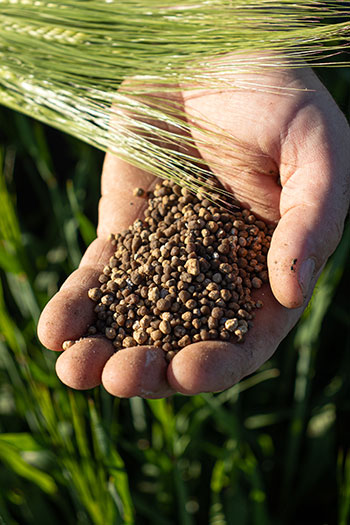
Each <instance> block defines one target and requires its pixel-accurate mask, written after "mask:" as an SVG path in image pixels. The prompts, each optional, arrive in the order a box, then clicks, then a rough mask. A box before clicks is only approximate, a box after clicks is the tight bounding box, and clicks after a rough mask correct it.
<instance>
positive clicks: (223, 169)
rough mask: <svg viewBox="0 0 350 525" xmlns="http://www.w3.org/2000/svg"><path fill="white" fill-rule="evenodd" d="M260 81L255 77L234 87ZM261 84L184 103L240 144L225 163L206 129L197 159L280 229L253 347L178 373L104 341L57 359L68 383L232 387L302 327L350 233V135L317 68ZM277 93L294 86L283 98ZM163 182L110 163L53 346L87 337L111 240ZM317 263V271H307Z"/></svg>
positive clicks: (117, 388) (205, 350)
mask: <svg viewBox="0 0 350 525" xmlns="http://www.w3.org/2000/svg"><path fill="white" fill-rule="evenodd" d="M256 79H257V76H256V74H254V75H253V74H251V75H245V76H244V77H243V76H242V78H241V79H240V78H238V77H237V76H232V78H231V79H230V80H231V81H232V82H236V81H237V80H244V81H245V82H246V81H249V80H251V81H256ZM258 82H259V84H264V85H267V86H270V88H269V89H265V90H254V89H253V88H250V89H241V88H239V87H238V88H236V89H234V90H227V91H225V90H221V91H217V90H211V91H203V90H202V91H195V90H193V91H188V90H186V91H183V92H182V94H179V95H178V100H180V101H181V104H183V109H184V112H185V114H186V115H188V116H189V118H190V119H191V120H192V121H193V120H194V121H196V119H204V120H205V121H206V122H208V123H209V124H208V127H210V123H214V124H215V127H216V126H219V127H220V128H221V129H223V130H225V131H226V132H227V133H229V134H231V135H232V136H234V137H235V143H236V144H237V143H238V144H240V149H239V152H238V154H235V155H232V156H223V155H222V151H220V148H217V147H213V148H211V150H210V152H209V150H207V149H204V148H203V147H202V146H201V144H200V143H199V139H200V131H199V130H198V129H197V130H196V132H193V137H194V140H195V141H196V140H197V146H198V147H197V152H196V155H197V156H198V157H199V158H202V159H203V161H204V162H205V163H206V164H207V165H208V166H209V167H210V168H212V171H213V172H214V174H215V175H217V176H218V177H219V178H220V180H221V181H222V182H223V183H224V184H225V187H226V188H227V189H228V190H229V191H232V192H233V193H234V194H235V197H236V198H237V199H238V200H239V201H240V202H242V203H243V204H244V206H248V207H249V208H250V209H251V210H252V211H253V212H254V213H256V214H257V215H259V216H260V217H262V218H263V219H265V220H268V221H271V222H274V221H278V225H277V228H276V230H275V232H274V235H273V238H272V243H271V248H270V251H269V255H268V270H269V278H270V284H271V288H270V287H269V286H268V285H265V286H264V287H263V288H262V289H260V290H259V291H257V293H256V294H255V297H260V298H261V299H262V300H263V302H264V307H263V308H262V309H261V310H259V311H257V314H256V318H255V321H254V327H253V328H252V329H251V330H250V331H249V333H248V334H247V337H246V339H245V341H244V343H242V344H232V343H224V342H219V341H205V342H201V343H196V344H193V345H189V346H187V347H185V348H184V349H182V350H181V351H180V352H179V353H178V354H177V355H176V356H175V357H174V359H173V361H172V362H171V363H170V365H168V364H167V363H166V361H165V359H164V355H163V351H162V350H160V349H157V348H154V347H149V346H148V347H146V346H140V347H135V348H128V349H125V350H121V351H119V352H117V353H114V351H113V347H112V344H111V343H110V342H109V341H107V340H106V339H104V338H99V337H96V338H83V339H82V340H81V341H79V342H78V343H76V344H74V345H73V346H72V347H70V348H69V349H67V350H65V351H64V352H62V354H61V355H60V356H59V358H58V360H57V366H56V371H57V374H58V376H59V378H60V379H61V381H63V383H65V384H67V385H69V386H71V387H72V388H77V389H88V388H92V387H94V386H97V385H98V384H100V383H102V384H103V386H104V387H105V388H106V390H107V391H108V392H110V393H111V394H112V395H114V396H119V397H132V396H142V397H146V398H157V397H165V396H168V395H171V394H172V393H175V392H181V393H184V394H196V393H199V392H216V391H220V390H224V389H226V388H228V387H230V386H232V385H233V384H234V383H236V382H238V381H239V380H240V379H242V378H243V377H245V376H246V375H248V374H251V373H252V372H254V371H255V370H257V369H258V368H259V367H260V366H261V365H262V364H263V363H264V362H265V361H266V360H267V359H269V358H270V357H271V355H272V354H273V353H274V352H275V350H276V348H277V347H278V345H279V343H280V342H281V341H282V340H283V338H284V337H285V336H286V335H287V334H288V332H289V331H290V330H291V328H292V327H293V326H294V325H295V323H296V322H297V321H298V319H299V317H300V315H301V314H302V312H303V309H304V308H305V306H306V304H307V302H308V300H309V298H310V296H311V293H312V290H313V288H314V286H315V283H316V281H317V277H318V276H319V274H320V271H321V270H322V268H323V266H324V264H325V262H326V261H327V259H328V257H329V256H330V254H331V253H332V252H333V251H334V249H335V247H336V246H337V244H338V242H339V240H340V238H341V234H342V231H343V224H344V219H345V216H346V213H347V211H348V207H349V189H350V180H349V174H350V132H349V127H348V125H347V123H346V119H345V117H344V115H343V114H342V113H341V111H340V110H339V109H338V107H337V106H336V104H335V102H334V101H333V99H332V98H331V96H330V94H329V93H328V92H327V90H326V89H325V88H324V86H323V85H322V84H321V83H320V81H319V80H318V79H317V77H316V76H315V75H314V73H313V72H312V71H311V70H309V69H302V70H292V69H289V70H284V71H279V72H273V73H268V74H267V73H264V74H263V75H262V74H260V75H259V76H258ZM273 86H279V87H284V88H288V89H286V90H283V89H282V90H277V91H276V90H274V89H272V87H273ZM295 88H297V89H295ZM305 88H307V90H305ZM163 96H164V98H167V97H168V95H165V94H163ZM236 153H237V152H236ZM218 159H221V160H222V162H221V163H220V164H218ZM214 165H215V166H214ZM252 166H253V168H252ZM154 182H155V179H154V177H153V176H152V175H149V174H147V173H145V172H143V171H141V170H139V169H137V168H134V167H132V166H131V165H129V164H126V163H125V162H123V161H121V160H119V159H118V158H117V157H115V156H113V155H111V154H107V155H106V158H105V162H104V166H103V173H102V189H101V193H102V197H101V200H100V205H99V223H98V229H97V233H98V237H97V239H96V240H95V241H94V242H93V243H92V244H91V245H90V246H89V247H88V249H87V251H86V253H85V254H84V256H83V258H82V260H81V263H80V266H79V268H78V270H76V271H75V272H74V273H73V274H72V275H70V276H69V277H68V279H67V280H66V282H65V283H64V284H63V286H62V288H61V289H60V291H59V292H58V293H57V294H56V295H55V296H54V297H53V298H52V299H51V301H50V302H49V303H48V305H47V306H46V308H45V309H44V311H43V313H42V315H41V318H40V322H39V327H38V334H39V338H40V341H41V342H42V344H43V345H44V346H46V347H47V348H49V349H51V350H56V351H60V350H62V343H63V341H65V340H68V339H70V340H77V339H79V338H80V337H81V336H83V335H84V333H85V332H86V328H87V326H88V324H89V323H90V322H92V320H93V317H94V316H93V308H94V306H95V303H93V302H92V301H91V300H90V299H89V298H88V296H87V290H88V289H89V288H90V287H93V286H96V285H98V281H97V278H98V275H99V274H100V273H101V270H102V268H103V266H104V265H105V264H106V263H107V262H108V260H109V257H110V256H111V254H112V252H113V248H112V246H111V245H110V244H109V242H108V241H107V237H108V235H109V234H110V233H111V232H114V233H116V232H118V231H120V230H123V229H125V228H126V227H128V226H129V225H130V224H131V223H132V222H133V221H134V220H135V219H136V218H138V217H142V212H143V208H144V206H145V201H144V200H143V199H140V198H137V197H134V196H133V190H134V188H135V187H142V188H144V189H145V190H147V189H149V188H152V186H153V185H154ZM306 260H310V261H312V262H311V263H309V264H307V265H306V267H305V271H304V273H303V262H305V261H306Z"/></svg>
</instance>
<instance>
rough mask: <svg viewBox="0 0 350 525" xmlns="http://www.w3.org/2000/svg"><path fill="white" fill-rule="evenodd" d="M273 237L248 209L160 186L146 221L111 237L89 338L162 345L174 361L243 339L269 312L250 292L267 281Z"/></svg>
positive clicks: (93, 293)
mask: <svg viewBox="0 0 350 525" xmlns="http://www.w3.org/2000/svg"><path fill="white" fill-rule="evenodd" d="M134 195H138V196H143V195H144V192H143V191H141V190H140V189H139V188H137V189H136V190H135V192H134ZM272 232H273V227H272V226H271V225H268V224H265V223H264V222H263V221H262V220H258V219H256V217H255V216H254V215H253V214H252V213H251V212H250V211H249V210H240V209H234V211H232V212H228V211H227V210H225V209H223V208H221V207H220V206H219V205H218V204H217V203H216V202H211V201H209V200H208V199H206V198H205V197H204V196H203V195H202V194H200V193H198V194H197V195H193V194H192V193H190V191H189V190H188V189H186V188H180V187H179V186H177V185H175V184H174V183H173V182H169V181H164V182H162V183H159V184H157V185H156V187H155V190H154V192H153V193H151V194H149V200H148V207H147V209H146V211H145V218H144V220H140V219H138V220H136V221H135V222H134V224H132V225H131V226H130V227H129V229H128V230H126V231H124V232H122V233H119V234H117V235H111V236H110V241H111V243H112V245H113V246H114V247H115V253H114V256H113V257H111V259H110V261H109V264H108V265H106V266H105V268H104V269H103V272H102V274H101V275H100V277H99V282H100V283H101V286H100V287H99V288H98V287H96V288H91V289H90V290H89V292H88V295H89V297H90V299H91V300H92V301H95V302H96V306H95V313H96V321H95V323H94V324H93V325H92V326H90V327H89V329H88V333H89V334H96V333H97V334H103V335H104V336H105V337H107V338H108V339H109V340H111V341H112V343H113V345H114V347H115V349H116V351H118V350H122V349H123V348H129V347H132V346H136V345H154V346H158V347H160V348H163V350H164V352H165V357H166V359H167V360H168V361H170V360H171V359H172V358H173V357H174V355H176V353H177V352H178V351H180V350H181V349H182V348H184V347H185V346H187V345H189V344H191V343H195V342H198V341H208V340H215V339H216V340H222V341H233V342H240V341H242V340H243V339H244V336H245V334H246V333H247V331H248V330H249V329H250V328H251V327H252V320H253V318H254V310H255V309H256V308H261V307H262V306H263V305H262V302H261V301H254V299H253V298H252V296H251V293H252V291H253V290H255V289H258V288H260V287H261V286H262V285H263V283H266V282H267V280H268V274H267V265H266V257H267V252H268V249H269V246H270V241H271V235H272ZM69 344H70V343H67V344H66V345H65V346H67V347H68V345H69Z"/></svg>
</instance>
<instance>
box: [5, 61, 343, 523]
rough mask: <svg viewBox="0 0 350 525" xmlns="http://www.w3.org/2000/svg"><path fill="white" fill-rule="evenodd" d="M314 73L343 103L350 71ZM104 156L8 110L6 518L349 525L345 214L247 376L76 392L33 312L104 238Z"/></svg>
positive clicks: (37, 312) (7, 520)
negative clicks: (138, 392)
mask: <svg viewBox="0 0 350 525" xmlns="http://www.w3.org/2000/svg"><path fill="white" fill-rule="evenodd" d="M320 76H321V78H322V80H323V81H324V83H325V84H326V85H327V87H328V89H329V90H330V91H331V93H332V95H333V97H334V98H335V99H336V101H337V103H338V104H339V106H340V107H341V109H342V110H343V111H344V112H345V113H346V115H347V116H349V108H350V105H349V104H350V90H349V83H350V70H349V69H346V68H343V69H339V70H336V69H333V68H329V69H325V70H323V71H322V72H321V73H320ZM102 161H103V154H102V153H101V152H100V151H97V150H95V149H93V148H92V147H90V146H88V145H86V144H85V143H83V142H80V141H78V140H77V139H74V138H71V137H69V136H68V135H64V134H63V133H61V132H59V131H56V130H54V129H52V128H49V127H48V126H44V125H42V124H40V123H38V122H36V121H34V120H31V119H30V118H28V117H25V116H23V115H21V114H19V113H16V112H13V111H11V110H9V109H6V108H0V523H1V524H4V525H17V524H18V525H47V524H48V523H50V525H58V524H61V523H65V524H67V525H90V524H93V525H119V524H123V525H124V524H125V525H130V524H135V525H144V524H152V525H177V524H179V525H196V524H201V525H203V524H206V523H208V524H210V525H324V524H327V525H334V524H338V525H346V524H347V523H349V520H350V425H349V421H350V308H349V290H350V276H349V268H350V224H349V221H347V224H346V227H345V231H344V235H343V238H342V241H341V243H340V245H339V246H338V248H337V250H336V252H335V253H334V254H333V255H332V257H331V258H330V260H329V262H328V264H327V266H326V268H325V269H324V272H323V274H322V276H321V278H320V280H319V282H318V285H317V288H316V290H315V293H314V296H313V298H312V301H311V304H310V306H309V307H308V308H307V310H306V311H305V313H304V315H303V317H302V319H301V320H300V322H299V323H298V325H297V326H296V327H295V329H294V330H293V331H292V332H291V333H290V334H289V336H288V337H287V338H286V339H285V340H284V341H283V343H282V344H281V345H280V347H279V349H278V351H277V352H276V354H275V355H274V356H273V358H272V359H271V360H269V361H268V362H267V363H266V364H265V365H264V366H263V367H262V368H261V369H260V370H258V371H257V372H256V373H255V374H253V375H252V376H249V377H247V378H246V379H244V380H243V381H242V382H241V383H239V384H238V385H235V386H233V387H232V388H230V389H229V390H226V391H225V392H221V393H217V394H201V395H196V396H193V397H186V396H183V395H175V396H173V397H171V398H168V399H159V400H144V399H142V398H132V399H130V400H127V399H117V398H113V397H112V396H110V395H109V394H108V393H107V392H106V391H105V390H104V389H103V388H102V387H99V388H95V389H93V390H88V391H85V392H78V391H74V390H72V389H70V388H68V387H66V386H64V385H63V384H62V383H61V382H60V381H59V380H58V379H57V377H56V375H55V371H54V364H55V360H56V358H57V354H55V353H54V352H50V351H48V350H46V349H44V348H43V347H42V346H41V345H40V343H39V341H38V339H37V336H36V325H37V321H38V317H39V315H40V312H41V310H42V309H43V307H44V306H45V304H46V302H47V301H48V299H49V298H50V297H52V295H53V294H54V293H55V292H56V291H57V289H58V287H59V286H60V284H62V282H63V281H64V280H65V278H66V277H67V276H68V275H69V273H70V272H72V271H73V270H74V269H75V268H76V267H77V265H78V264H79V260H80V258H81V255H82V253H83V251H84V250H85V248H86V246H87V245H88V244H89V243H90V242H91V241H92V240H93V239H94V237H95V227H96V221H97V201H98V198H99V192H100V188H99V177H100V172H101V166H102Z"/></svg>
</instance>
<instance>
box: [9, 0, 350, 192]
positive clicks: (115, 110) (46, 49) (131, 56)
mask: <svg viewBox="0 0 350 525" xmlns="http://www.w3.org/2000/svg"><path fill="white" fill-rule="evenodd" d="M349 14H350V9H349V8H347V7H342V6H340V5H339V3H338V2H333V1H324V2H321V3H319V2H316V1H315V0H306V1H301V0H296V1H294V2H290V1H287V0H282V1H279V2H273V1H270V0H259V1H253V0H248V1H245V2H244V3H241V2H239V0H207V1H206V2H205V3H203V2H200V3H195V2H193V1H192V0H183V1H182V2H179V5H178V3H177V2H175V1H173V0H172V1H170V0H166V1H164V2H159V0H124V1H123V2H120V1H117V0H108V1H104V0H90V1H77V0H65V1H61V0H53V1H45V0H41V1H35V0H0V103H2V104H4V105H7V106H9V107H11V108H13V109H16V110H18V111H21V112H23V113H25V114H27V115H30V116H32V117H34V118H36V119H38V120H40V121H42V122H45V123H48V124H50V125H52V126H55V127H56V128H58V129H61V130H62V131H65V132H68V133H70V134H72V135H74V136H76V137H78V138H80V139H82V140H84V141H86V142H88V143H89V144H92V145H93V146H95V147H97V148H99V149H102V150H104V151H107V150H110V151H112V152H113V153H115V154H116V155H118V156H119V157H120V158H121V159H124V160H125V161H127V162H130V163H132V164H133V165H135V166H137V167H139V168H142V169H144V170H146V171H148V172H151V173H153V174H154V175H156V176H159V177H163V178H164V177H165V178H171V179H173V180H175V181H176V182H178V183H180V184H182V185H185V186H187V187H189V188H190V189H196V188H198V186H199V185H200V186H204V189H205V191H207V192H208V191H209V190H210V184H208V180H207V179H208V175H209V172H208V171H207V170H206V169H205V168H203V167H199V166H198V163H197V161H196V159H195V158H194V157H192V156H191V155H186V154H184V153H183V151H184V148H182V149H181V151H178V148H174V145H178V144H180V143H181V144H182V146H184V147H185V148H186V147H188V146H191V145H193V139H192V135H191V130H192V129H193V124H191V123H188V122H187V121H186V120H185V119H184V118H183V115H182V111H181V108H178V107H174V106H172V107H170V106H168V107H167V105H166V104H164V100H163V101H162V100H159V99H157V97H155V93H154V92H155V90H157V89H159V88H157V85H158V86H159V84H160V83H161V84H162V91H163V92H165V93H166V92H174V91H177V90H178V89H179V86H181V89H186V86H191V88H193V87H194V86H196V87H198V88H204V87H211V88H213V87H214V88H219V87H223V86H224V87H225V89H227V88H228V86H227V85H226V80H225V79H226V78H227V71H228V70H229V71H230V72H231V73H235V72H237V73H241V72H244V71H252V70H254V71H257V72H259V71H262V70H264V69H266V68H278V67H284V68H285V67H302V66H304V65H305V61H307V62H309V63H310V64H312V65H313V66H321V65H325V64H327V65H329V64H333V63H334V61H332V56H333V55H334V54H337V53H339V52H340V51H341V50H342V49H344V48H345V47H346V46H347V45H348V42H349V36H350V25H349V23H348V22H347V18H348V17H349ZM343 20H344V21H343ZM262 51H263V54H261V52H262ZM228 52H230V55H229V59H227V60H225V56H227V53H228ZM247 52H248V53H249V54H248V55H247ZM254 52H259V53H260V58H258V56H257V54H255V55H254ZM233 57H234V58H233ZM277 57H281V58H277ZM214 58H220V60H213V59H214ZM208 61H209V62H210V74H208ZM346 63H347V62H346V61H345V60H343V61H337V63H336V64H337V65H346ZM127 78H133V83H132V87H131V84H130V82H129V83H128V85H127V86H126V87H125V85H124V87H123V94H122V93H121V92H118V88H119V86H120V84H121V83H122V82H123V81H124V80H125V79H127ZM232 88H233V89H234V87H232ZM262 89H263V87H262ZM149 95H152V97H151V98H148V97H149ZM137 96H138V98H135V97H137ZM140 96H141V98H142V102H141V101H140ZM152 122H158V123H159V124H160V125H159V126H157V127H156V128H155V127H154V124H153V125H152ZM169 130H172V131H169ZM222 138H223V137H222V136H221V131H220V130H217V131H215V132H212V133H210V134H209V133H208V137H207V139H208V143H210V144H213V141H214V142H216V143H220V144H222V143H223V141H222ZM160 144H161V145H160ZM232 147H233V148H234V146H230V148H232ZM226 148H228V146H226ZM231 154H232V152H231Z"/></svg>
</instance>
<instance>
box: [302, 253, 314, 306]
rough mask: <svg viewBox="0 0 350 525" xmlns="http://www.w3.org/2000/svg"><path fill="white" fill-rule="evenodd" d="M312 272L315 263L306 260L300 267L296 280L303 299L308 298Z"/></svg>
mask: <svg viewBox="0 0 350 525" xmlns="http://www.w3.org/2000/svg"><path fill="white" fill-rule="evenodd" d="M314 271H315V261H314V260H313V259H306V261H304V262H303V263H302V264H301V266H300V270H299V276H298V280H299V285H300V288H301V290H302V292H303V296H304V299H306V297H307V296H308V293H309V289H310V285H311V279H312V277H313V275H314Z"/></svg>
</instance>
